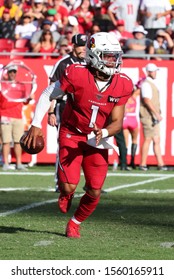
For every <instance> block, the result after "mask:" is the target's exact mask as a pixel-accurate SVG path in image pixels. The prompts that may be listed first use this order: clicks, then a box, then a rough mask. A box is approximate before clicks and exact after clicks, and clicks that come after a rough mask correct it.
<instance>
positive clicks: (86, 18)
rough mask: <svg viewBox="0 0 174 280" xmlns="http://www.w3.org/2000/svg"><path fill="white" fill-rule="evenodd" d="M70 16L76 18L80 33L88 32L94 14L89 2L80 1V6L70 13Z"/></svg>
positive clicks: (85, 0)
mask: <svg viewBox="0 0 174 280" xmlns="http://www.w3.org/2000/svg"><path fill="white" fill-rule="evenodd" d="M70 15H73V16H75V17H76V18H77V20H78V22H79V29H80V32H81V33H87V32H90V29H91V27H92V24H93V18H94V12H93V10H92V7H91V4H90V0H82V1H81V5H80V6H79V7H78V8H77V9H75V10H73V11H71V12H70Z"/></svg>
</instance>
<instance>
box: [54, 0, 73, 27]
mask: <svg viewBox="0 0 174 280" xmlns="http://www.w3.org/2000/svg"><path fill="white" fill-rule="evenodd" d="M52 8H53V9H55V10H56V12H57V13H56V14H55V21H56V22H57V25H58V26H59V29H58V31H59V32H61V31H62V30H63V28H64V26H66V25H67V24H68V15H69V11H68V7H67V6H66V5H64V1H62V0H53V6H52Z"/></svg>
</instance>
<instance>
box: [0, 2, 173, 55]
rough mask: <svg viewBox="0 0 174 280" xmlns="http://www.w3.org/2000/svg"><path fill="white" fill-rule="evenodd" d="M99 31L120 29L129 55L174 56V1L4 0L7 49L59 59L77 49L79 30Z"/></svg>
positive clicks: (1, 35) (0, 22)
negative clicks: (76, 41)
mask: <svg viewBox="0 0 174 280" xmlns="http://www.w3.org/2000/svg"><path fill="white" fill-rule="evenodd" d="M99 31H106V32H112V33H114V35H115V37H116V38H117V39H118V40H119V41H120V43H121V45H122V48H123V50H124V53H125V54H127V55H128V56H135V57H137V56H141V55H143V54H149V55H156V56H155V59H157V60H161V59H172V55H173V54H174V1H172V0H171V1H169V0H160V1H159V0H153V1H149V0H133V1H130V0H124V1H122V0H121V1H120V0H69V1H67V0H26V1H24V0H21V1H20V0H0V50H1V51H3V52H4V51H9V52H11V51H12V53H15V52H31V53H33V54H37V53H45V54H46V53H49V54H50V53H54V54H55V55H54V56H52V55H51V56H50V58H52V57H56V59H57V58H58V59H59V58H62V56H64V55H65V54H67V53H69V52H70V51H71V50H72V41H71V39H72V36H73V35H74V34H77V33H84V34H87V35H89V34H94V33H96V32H99ZM4 39H5V40H4ZM7 39H8V43H6V42H5V41H7ZM10 41H12V42H10ZM166 54H167V55H168V56H166V57H165V55H166ZM31 55H32V54H31ZM35 56H36V55H35ZM48 57H49V56H47V58H48ZM11 58H13V57H12V56H11Z"/></svg>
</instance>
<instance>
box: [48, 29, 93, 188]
mask: <svg viewBox="0 0 174 280" xmlns="http://www.w3.org/2000/svg"><path fill="white" fill-rule="evenodd" d="M86 42H87V36H86V35H85V34H76V35H74V36H73V37H72V44H73V49H72V52H70V53H69V54H67V55H66V56H64V57H63V58H62V59H60V60H59V61H58V62H57V63H56V64H55V65H54V67H53V70H52V71H51V74H50V77H49V78H50V83H53V82H56V81H58V80H60V78H61V77H62V75H63V73H64V71H65V69H66V67H68V66H69V65H71V64H82V65H86V60H85V57H86ZM65 104H66V98H64V99H60V100H58V101H57V102H56V104H55V102H54V101H53V102H52V104H51V106H50V108H49V111H48V124H49V125H51V126H57V127H58V126H59V124H60V122H61V116H62V112H63V110H64V108H65ZM58 160H59V158H58V154H57V158H56V172H55V182H56V186H55V191H56V192H59V187H58V178H57V167H58Z"/></svg>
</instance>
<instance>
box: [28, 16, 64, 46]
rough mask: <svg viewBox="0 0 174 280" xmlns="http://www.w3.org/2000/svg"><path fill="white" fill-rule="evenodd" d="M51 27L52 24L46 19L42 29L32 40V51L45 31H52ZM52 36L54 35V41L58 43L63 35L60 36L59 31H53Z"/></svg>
mask: <svg viewBox="0 0 174 280" xmlns="http://www.w3.org/2000/svg"><path fill="white" fill-rule="evenodd" d="M51 26H52V22H51V21H49V20H47V19H46V20H44V21H43V22H42V25H41V29H40V30H37V31H36V32H34V33H33V35H32V37H31V40H30V45H31V48H32V50H33V48H34V47H35V46H36V44H37V43H39V40H40V38H41V35H42V33H43V31H47V30H48V31H50V29H51ZM52 35H53V41H54V42H55V43H57V42H58V41H59V40H60V37H61V35H60V34H59V32H58V31H52Z"/></svg>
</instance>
